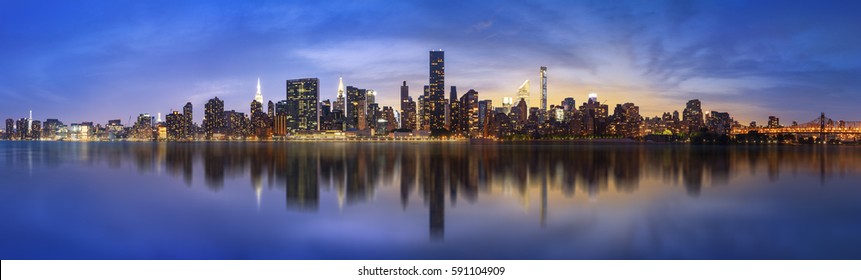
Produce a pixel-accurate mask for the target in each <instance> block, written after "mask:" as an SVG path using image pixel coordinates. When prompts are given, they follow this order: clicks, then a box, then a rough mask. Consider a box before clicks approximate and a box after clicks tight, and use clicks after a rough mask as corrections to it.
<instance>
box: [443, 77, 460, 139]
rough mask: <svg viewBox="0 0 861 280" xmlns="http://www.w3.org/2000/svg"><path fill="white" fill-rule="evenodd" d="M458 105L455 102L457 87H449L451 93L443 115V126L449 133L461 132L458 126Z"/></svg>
mask: <svg viewBox="0 0 861 280" xmlns="http://www.w3.org/2000/svg"><path fill="white" fill-rule="evenodd" d="M459 107H460V105H459V102H458V101H457V87H456V86H451V92H450V93H449V105H448V107H447V108H446V109H447V110H446V112H447V113H446V115H445V125H446V128H448V130H449V131H452V132H456V131H459V130H461V127H459V126H460V115H459V113H460V109H459Z"/></svg>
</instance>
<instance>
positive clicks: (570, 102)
mask: <svg viewBox="0 0 861 280" xmlns="http://www.w3.org/2000/svg"><path fill="white" fill-rule="evenodd" d="M562 110H565V111H566V112H573V111H576V110H577V102H576V101H574V98H572V97H566V98H565V100H562Z"/></svg>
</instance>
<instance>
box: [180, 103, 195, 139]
mask: <svg viewBox="0 0 861 280" xmlns="http://www.w3.org/2000/svg"><path fill="white" fill-rule="evenodd" d="M182 116H183V117H184V119H183V120H184V121H185V122H184V123H185V133H186V134H188V135H193V134H192V132H193V131H194V122H193V118H194V114H193V111H192V106H191V102H186V103H185V106H183V107H182Z"/></svg>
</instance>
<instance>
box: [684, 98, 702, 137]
mask: <svg viewBox="0 0 861 280" xmlns="http://www.w3.org/2000/svg"><path fill="white" fill-rule="evenodd" d="M682 122H683V123H684V124H685V125H686V126H687V127H688V132H690V133H698V132H700V131H701V130H702V129H703V128H705V126H704V124H703V109H702V104H701V103H700V100H699V99H693V100H690V101H688V104H687V106H685V110H684V111H683V112H682Z"/></svg>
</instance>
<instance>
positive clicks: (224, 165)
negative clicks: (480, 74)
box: [3, 142, 861, 240]
mask: <svg viewBox="0 0 861 280" xmlns="http://www.w3.org/2000/svg"><path fill="white" fill-rule="evenodd" d="M3 155H4V157H5V163H6V166H9V167H15V168H22V167H26V168H28V169H30V170H32V169H33V168H34V166H35V167H41V166H45V167H51V168H57V167H61V166H63V165H64V164H66V163H72V164H84V165H94V164H98V163H105V164H106V165H107V166H109V167H110V168H121V167H123V165H124V164H128V163H131V164H132V165H133V168H135V169H136V170H137V171H138V172H140V173H162V172H164V173H166V174H169V175H170V176H173V177H177V178H181V180H182V181H183V182H184V183H185V185H186V186H189V187H191V186H193V179H194V176H193V173H194V172H195V167H196V166H198V167H200V166H202V172H203V178H204V180H205V182H204V184H205V185H206V187H207V188H208V189H209V190H211V191H213V192H218V191H221V190H223V189H224V188H228V187H229V188H237V187H248V188H250V189H251V190H252V191H253V192H254V193H255V195H256V199H257V201H256V203H257V207H258V209H259V207H260V203H261V202H260V196H261V193H262V191H263V188H264V187H267V188H276V189H283V191H284V195H285V198H284V203H285V205H286V208H287V209H291V210H296V211H308V212H316V211H319V208H320V203H321V202H320V199H321V196H320V193H321V191H323V190H326V191H334V192H335V193H337V203H338V206H339V207H340V208H343V207H345V206H346V205H351V204H357V203H365V202H368V201H370V200H372V199H373V197H374V196H375V192H377V191H378V190H379V189H381V188H387V187H391V188H396V191H399V197H400V204H401V207H402V208H403V209H406V208H407V207H408V206H410V205H411V204H412V203H415V202H414V201H410V200H411V198H413V197H415V196H416V195H417V196H418V197H419V199H420V200H421V202H422V203H423V205H424V206H425V207H427V209H428V229H429V235H430V238H431V239H432V240H442V239H444V236H445V224H446V223H445V213H446V202H448V203H449V204H450V205H456V204H457V203H462V202H466V203H474V202H476V201H478V200H479V196H480V195H482V194H483V193H492V192H502V193H506V194H511V195H512V196H514V197H518V198H519V200H518V201H519V202H520V203H524V204H526V203H529V201H530V200H529V193H530V192H533V193H538V197H539V199H538V201H539V203H540V204H541V205H539V206H538V208H539V219H540V221H538V223H540V225H541V226H542V227H544V226H546V223H547V221H546V220H547V215H548V211H549V210H548V205H547V203H548V193H549V192H551V191H554V192H558V193H561V194H562V195H564V196H566V197H572V196H575V195H585V196H587V197H589V198H596V197H599V196H600V195H602V193H606V192H615V193H634V192H638V191H640V190H639V188H640V184H641V182H643V181H645V180H655V181H659V182H661V183H662V184H665V185H667V186H678V187H679V191H683V192H685V193H686V194H687V195H689V196H692V197H697V196H700V195H702V193H703V188H704V187H719V186H723V185H727V184H729V182H730V181H731V180H732V179H733V178H734V177H737V176H742V175H745V176H751V177H756V176H761V175H760V174H761V173H762V172H765V173H766V175H767V177H768V178H769V180H771V181H777V180H779V178H780V177H781V176H783V174H784V173H787V172H788V173H789V174H790V175H792V176H793V177H794V176H796V175H797V174H799V173H806V174H808V175H814V176H818V177H819V181H820V182H821V183H822V184H824V183H825V182H826V181H828V180H829V178H831V177H832V176H846V175H848V174H859V173H861V149H858V148H853V147H832V146H825V147H821V146H804V147H687V146H650V145H627V146H625V145H610V146H602V145H598V146H592V145H553V144H540V145H470V144H465V143H34V142H7V143H4V152H3ZM197 170H200V168H198V169H197ZM246 177H247V178H250V182H248V183H247V186H243V185H244V184H242V183H239V184H237V183H235V182H231V183H230V184H226V183H225V182H227V181H229V180H232V179H242V178H246Z"/></svg>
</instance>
